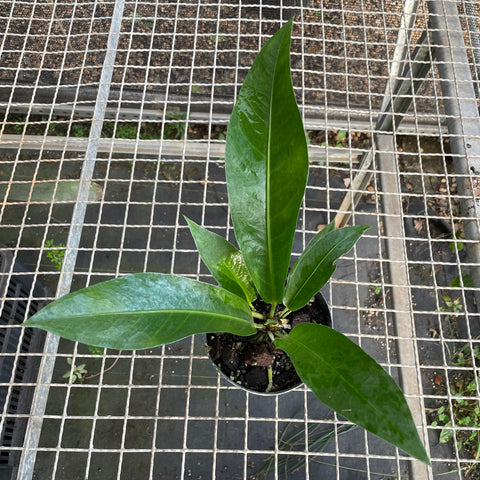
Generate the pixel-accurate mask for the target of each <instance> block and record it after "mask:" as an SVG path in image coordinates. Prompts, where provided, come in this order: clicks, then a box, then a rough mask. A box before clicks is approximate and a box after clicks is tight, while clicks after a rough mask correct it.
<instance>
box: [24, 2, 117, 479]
mask: <svg viewBox="0 0 480 480" xmlns="http://www.w3.org/2000/svg"><path fill="white" fill-rule="evenodd" d="M124 6H125V1H124V0H116V1H115V9H114V13H113V15H112V23H111V26H110V32H109V36H108V47H107V52H106V55H105V60H104V62H103V68H102V75H101V79H100V84H99V88H98V95H97V101H96V104H95V111H94V115H93V118H92V128H91V131H90V136H89V138H88V146H87V150H86V155H85V160H84V163H83V168H82V173H81V177H80V185H79V188H78V196H77V200H76V202H75V208H74V212H73V216H72V225H71V228H70V231H69V236H68V241H67V246H66V250H65V256H64V261H63V265H62V271H61V275H60V282H59V286H58V289H57V297H60V296H62V295H64V294H66V293H68V292H69V291H70V288H71V284H72V280H73V272H74V270H75V262H76V258H77V252H78V246H79V243H80V237H81V233H82V229H83V223H84V219H85V212H86V206H87V202H88V195H89V190H90V184H91V179H92V176H93V169H94V167H95V162H96V158H97V152H98V147H99V140H100V136H101V132H102V126H103V120H104V117H105V110H106V108H107V102H108V95H109V90H110V84H111V80H112V74H113V67H114V65H115V57H116V53H117V45H118V41H119V36H120V29H121V24H122V18H123V9H124ZM58 344H59V337H58V336H56V335H53V334H50V333H48V334H47V338H46V341H45V348H44V355H43V357H42V361H41V365H40V370H39V376H38V385H37V388H36V389H35V395H34V398H33V401H32V409H31V416H30V419H29V422H28V426H27V432H26V434H25V442H24V445H25V453H24V455H22V457H21V463H20V467H19V471H18V478H19V479H21V480H28V479H31V478H33V474H34V466H35V459H36V455H37V450H36V449H37V446H38V442H39V440H40V433H41V428H42V423H43V415H44V413H45V407H46V405H47V399H48V392H49V390H50V382H51V379H52V375H53V369H54V365H55V353H56V352H57V349H58Z"/></svg>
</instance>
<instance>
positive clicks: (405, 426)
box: [24, 21, 429, 463]
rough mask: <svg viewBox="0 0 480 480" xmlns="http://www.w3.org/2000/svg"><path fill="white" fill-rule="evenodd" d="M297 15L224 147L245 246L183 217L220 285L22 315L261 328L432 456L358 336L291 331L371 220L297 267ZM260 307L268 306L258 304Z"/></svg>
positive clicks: (300, 161) (347, 402)
mask: <svg viewBox="0 0 480 480" xmlns="http://www.w3.org/2000/svg"><path fill="white" fill-rule="evenodd" d="M291 32H292V22H291V21H289V22H288V23H286V24H285V25H284V26H283V27H282V28H281V29H280V30H279V31H278V32H277V33H276V34H275V35H274V36H273V37H272V38H271V39H270V40H269V41H268V42H267V43H266V45H265V46H264V47H263V49H262V50H261V52H260V53H259V54H258V56H257V58H256V60H255V62H254V64H253V66H252V67H251V70H250V72H249V73H248V75H247V77H246V79H245V82H244V84H243V86H242V88H241V91H240V93H239V96H238V100H237V102H236V105H235V107H234V110H233V112H232V116H231V119H230V123H229V127H228V134H227V143H226V151H225V170H226V179H227V189H228V198H229V205H230V209H231V216H232V222H233V226H234V232H235V237H236V240H237V242H238V245H239V247H240V248H239V249H237V248H235V247H234V246H233V245H232V244H231V243H229V242H228V241H227V240H225V239H224V238H223V237H221V236H219V235H217V234H215V233H212V232H209V231H207V230H206V229H204V228H203V227H201V226H199V225H197V224H195V223H194V222H193V221H191V220H187V222H188V224H189V226H190V229H191V232H192V234H193V237H194V239H195V242H196V245H197V247H198V250H199V253H200V255H201V257H202V259H203V261H204V263H205V264H206V265H207V267H208V268H209V270H210V272H211V273H212V275H213V277H214V278H215V279H216V280H217V282H218V283H219V284H220V286H214V285H210V284H207V283H203V282H199V281H196V280H194V279H190V278H185V277H180V276H176V275H167V274H160V273H137V274H133V275H128V276H125V277H121V278H117V279H114V280H109V281H106V282H103V283H99V284H96V285H93V286H90V287H87V288H84V289H82V290H79V291H77V292H74V293H70V294H68V295H65V296H64V297H62V298H60V299H58V300H56V301H55V302H53V303H51V304H50V305H48V306H46V307H45V308H44V309H42V310H41V311H40V312H38V313H37V314H36V315H34V316H33V317H32V318H30V319H29V320H28V321H26V322H25V323H24V325H25V326H29V327H38V328H42V329H45V330H48V331H50V332H53V333H55V334H58V335H60V336H63V337H65V338H67V339H70V340H75V341H79V342H83V343H86V344H89V345H95V346H102V347H108V348H113V349H119V350H134V349H145V348H151V347H154V346H158V345H164V344H168V343H172V342H175V341H177V340H180V339H182V338H184V337H187V336H189V335H194V334H199V333H209V332H210V333H211V332H224V333H228V334H232V335H236V336H239V337H251V336H258V335H259V332H260V335H263V337H265V338H267V337H268V338H269V339H270V342H272V343H273V344H274V346H275V348H276V349H278V350H281V351H283V352H284V353H286V354H287V355H288V357H289V358H290V360H291V362H292V363H293V365H294V367H295V369H296V372H297V374H298V375H299V377H300V379H301V380H302V381H303V382H304V383H305V384H306V385H307V386H308V387H309V388H310V389H311V390H312V391H313V393H314V394H315V395H316V396H317V397H318V398H319V399H320V400H321V401H322V402H324V403H325V404H326V405H328V406H329V407H331V408H333V409H334V410H336V411H337V413H338V414H339V415H341V416H343V417H345V418H347V419H348V420H350V421H352V422H354V423H356V424H358V425H360V426H362V427H364V428H366V429H367V430H369V431H370V432H372V433H374V434H376V435H378V436H379V437H381V438H383V439H384V440H386V441H388V442H390V443H392V444H393V445H395V446H397V447H399V448H400V449H402V450H403V451H404V452H406V453H408V454H410V455H411V456H413V457H415V458H417V459H419V460H421V461H423V462H425V463H429V460H428V456H427V454H426V452H425V449H424V447H423V445H422V443H421V441H420V438H419V435H418V432H417V429H416V427H415V424H414V422H413V419H412V416H411V413H410V410H409V408H408V406H407V402H406V400H405V398H404V396H403V393H402V392H401V390H400V388H399V387H398V386H397V384H396V383H395V381H394V380H393V379H392V378H391V377H390V376H389V375H388V374H387V372H386V371H385V370H384V369H383V368H382V367H381V366H380V365H379V364H377V363H376V362H375V360H373V359H372V358H371V357H370V356H369V355H367V354H366V353H365V352H364V351H363V350H362V349H361V348H360V347H359V346H358V345H356V344H355V343H354V342H352V341H351V340H349V339H348V338H347V337H346V336H344V335H342V334H341V333H339V332H337V331H335V330H333V329H332V328H329V327H328V326H325V325H321V324H318V323H309V322H300V323H298V325H295V326H294V327H293V328H291V321H290V318H291V315H290V314H291V312H296V311H301V309H302V308H304V307H305V306H308V304H309V301H310V299H311V298H312V297H313V296H314V295H315V293H316V292H318V291H319V290H320V288H321V287H322V286H323V285H325V283H326V282H327V281H328V280H329V278H330V277H331V275H332V274H333V272H334V270H335V265H334V261H335V260H337V259H338V258H339V257H340V256H341V255H343V254H345V253H346V252H348V251H349V250H350V249H351V248H352V247H353V245H354V244H355V242H356V241H357V240H358V238H359V237H360V236H361V235H362V233H363V232H364V231H365V230H366V229H367V228H368V227H365V226H348V227H344V228H341V229H335V226H334V223H331V224H330V225H328V226H327V227H325V228H324V229H323V230H322V231H320V232H319V233H318V234H317V235H316V236H315V237H314V238H313V239H312V240H311V241H310V243H309V244H308V246H307V247H306V249H305V250H304V251H303V253H302V254H301V255H300V256H299V257H298V259H297V260H296V262H295V263H294V265H293V267H292V268H291V270H290V272H289V266H290V257H291V250H292V244H293V237H294V233H295V228H296V225H297V219H298V214H299V209H300V206H301V202H302V199H303V195H304V192H305V188H306V184H307V176H308V157H307V145H306V139H305V132H304V128H303V123H302V119H301V115H300V112H299V110H298V107H297V104H296V101H295V95H294V91H293V86H292V81H291V74H290V41H291ZM259 305H260V307H259Z"/></svg>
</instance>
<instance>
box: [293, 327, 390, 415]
mask: <svg viewBox="0 0 480 480" xmlns="http://www.w3.org/2000/svg"><path fill="white" fill-rule="evenodd" d="M289 338H290V340H292V341H293V342H296V343H297V346H300V347H303V348H305V350H307V351H308V352H309V353H310V355H311V356H312V357H314V358H317V359H318V361H319V362H320V363H321V364H323V365H326V366H327V367H328V368H329V369H330V370H333V371H334V372H335V373H336V374H337V375H338V377H339V378H341V379H342V380H343V381H344V383H345V384H348V385H350V386H352V384H351V382H350V381H348V380H347V378H346V377H345V376H344V375H343V374H342V373H340V371H339V370H338V369H337V368H335V364H334V363H332V364H330V363H328V362H326V361H325V360H324V359H323V358H322V357H320V356H319V355H318V353H317V352H316V351H315V350H312V349H311V348H310V347H309V346H308V345H306V344H305V343H303V342H300V341H299V340H297V339H295V338H293V337H291V336H290V337H289ZM353 391H354V392H355V393H356V394H357V395H358V396H359V398H360V399H362V400H364V401H365V400H366V402H367V404H368V405H370V406H371V408H372V409H373V410H375V411H376V412H378V413H379V414H382V410H380V409H378V407H376V406H375V404H373V403H371V401H370V398H369V397H368V396H367V395H365V394H363V393H362V392H361V391H358V390H357V388H355V387H354V386H353ZM344 411H345V410H342V411H341V413H342V412H344ZM342 414H343V415H345V416H346V417H347V415H348V414H345V413H342Z"/></svg>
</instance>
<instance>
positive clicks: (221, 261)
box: [185, 217, 257, 303]
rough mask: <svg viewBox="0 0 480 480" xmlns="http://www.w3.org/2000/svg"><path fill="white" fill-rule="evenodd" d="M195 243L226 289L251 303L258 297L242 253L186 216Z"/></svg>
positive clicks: (214, 274)
mask: <svg viewBox="0 0 480 480" xmlns="http://www.w3.org/2000/svg"><path fill="white" fill-rule="evenodd" d="M185 220H186V221H187V223H188V226H189V227H190V232H191V233H192V236H193V239H194V240H195V245H196V246H197V249H198V252H199V253H200V256H201V257H202V260H203V262H204V263H205V265H206V266H207V268H208V269H209V270H210V273H211V274H212V275H213V276H214V278H215V280H216V281H217V282H218V283H219V284H220V285H221V286H222V287H223V288H225V289H226V290H229V291H230V292H232V293H235V295H238V296H239V297H242V298H245V300H247V301H248V302H249V303H251V302H253V301H254V300H255V299H256V298H257V291H256V290H255V286H254V285H253V282H252V277H250V274H249V273H248V270H247V267H246V266H245V262H244V261H243V257H242V254H241V253H240V252H239V251H238V250H237V249H236V248H235V247H234V246H233V245H232V244H231V243H230V242H229V241H227V240H225V239H224V238H223V237H221V236H220V235H217V234H216V233H213V232H210V231H209V230H207V229H206V228H203V227H201V226H200V225H197V224H196V223H195V222H193V221H192V220H190V219H188V218H187V217H185Z"/></svg>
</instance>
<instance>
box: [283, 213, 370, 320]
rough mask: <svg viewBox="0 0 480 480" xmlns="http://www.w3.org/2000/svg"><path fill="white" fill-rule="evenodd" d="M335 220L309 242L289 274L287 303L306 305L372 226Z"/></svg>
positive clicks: (286, 293)
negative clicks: (337, 224) (338, 223)
mask: <svg viewBox="0 0 480 480" xmlns="http://www.w3.org/2000/svg"><path fill="white" fill-rule="evenodd" d="M332 226H333V222H332V223H331V224H330V225H329V229H328V230H327V232H325V230H326V228H324V229H323V230H322V231H320V232H319V233H317V235H315V237H313V239H312V240H311V241H310V243H309V244H308V245H307V248H306V249H305V250H304V251H303V252H302V254H301V255H300V257H299V258H298V259H297V261H296V262H295V265H294V266H293V268H292V271H291V272H290V275H289V276H288V282H287V286H286V288H285V296H284V299H283V303H284V304H285V306H286V307H287V308H288V309H289V310H291V311H295V310H298V309H300V308H302V307H303V306H304V305H306V304H307V303H308V301H309V300H310V299H311V298H312V297H313V296H314V295H315V294H316V293H317V292H318V291H319V290H320V289H321V288H322V287H323V286H324V285H325V283H327V282H328V280H329V279H330V277H331V276H332V275H333V272H334V271H335V268H336V265H334V264H333V262H335V261H336V260H337V259H338V258H339V257H341V256H342V255H344V254H345V253H347V252H348V251H349V250H350V249H351V248H352V247H353V246H354V245H355V243H356V242H357V240H358V239H359V238H360V236H361V235H362V234H363V232H365V230H367V229H368V228H370V227H368V226H365V225H357V226H353V227H343V228H339V229H337V230H334V229H333V228H332Z"/></svg>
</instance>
